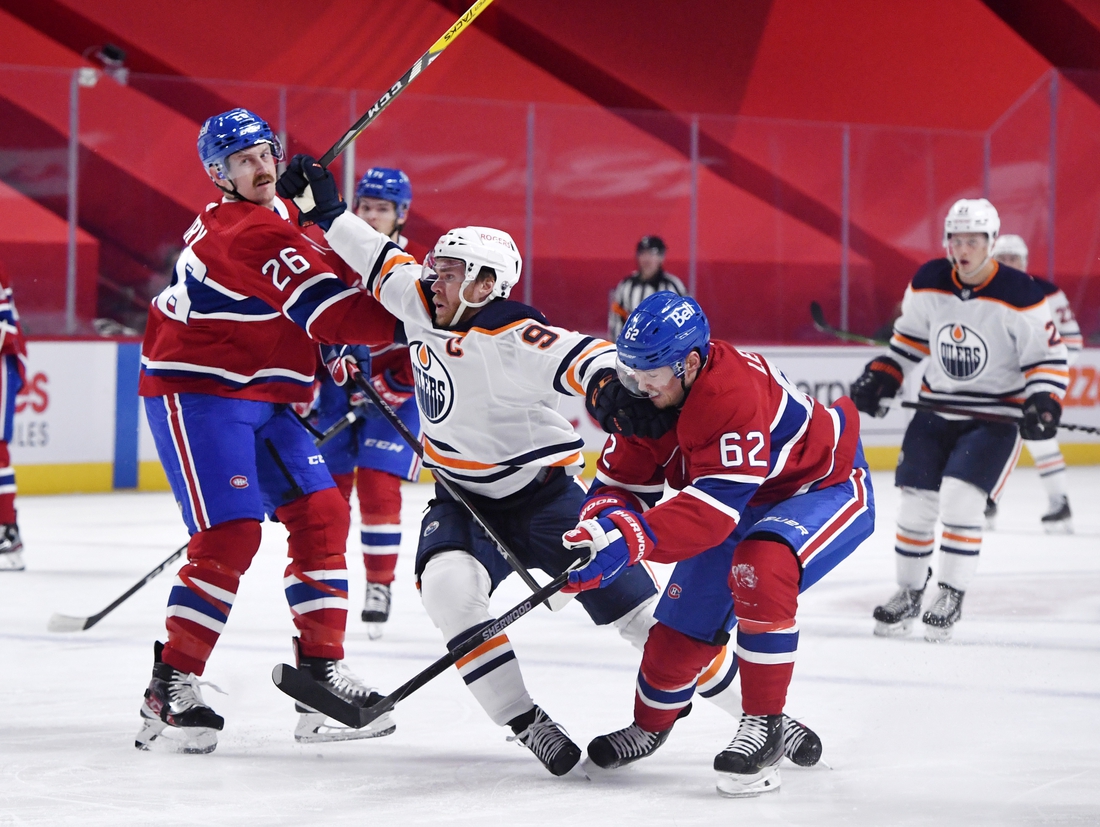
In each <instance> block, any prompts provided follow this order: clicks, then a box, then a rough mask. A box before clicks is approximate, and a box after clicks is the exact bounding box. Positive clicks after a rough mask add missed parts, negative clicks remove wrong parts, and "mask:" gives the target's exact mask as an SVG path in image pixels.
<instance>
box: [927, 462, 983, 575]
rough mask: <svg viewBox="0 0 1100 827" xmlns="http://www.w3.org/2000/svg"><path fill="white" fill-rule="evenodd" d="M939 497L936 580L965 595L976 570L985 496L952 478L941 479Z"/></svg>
mask: <svg viewBox="0 0 1100 827" xmlns="http://www.w3.org/2000/svg"><path fill="white" fill-rule="evenodd" d="M940 495H941V502H942V503H943V508H942V514H941V515H940V518H941V519H942V520H943V535H942V537H941V539H940V550H941V551H942V552H943V564H942V565H941V566H940V571H939V576H938V577H937V578H936V579H937V581H938V582H940V583H945V584H947V585H948V586H951V587H952V588H954V589H957V590H958V591H961V592H965V591H966V589H967V586H969V585H970V581H971V580H972V579H973V577H974V572H976V571H977V570H978V555H979V553H980V552H981V550H982V527H983V525H984V523H985V518H984V511H985V500H986V493H985V492H984V491H982V489H980V488H978V487H977V486H976V485H972V484H970V483H968V482H963V481H962V480H960V479H955V478H954V477H944V478H943V482H942V483H941V484H940Z"/></svg>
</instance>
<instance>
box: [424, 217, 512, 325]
mask: <svg viewBox="0 0 1100 827" xmlns="http://www.w3.org/2000/svg"><path fill="white" fill-rule="evenodd" d="M436 258H455V259H459V260H460V261H462V262H464V263H465V265H466V279H465V280H464V281H463V282H462V289H461V291H460V292H459V297H460V300H461V304H460V305H459V308H458V311H457V312H456V313H455V315H454V318H455V320H456V321H457V320H458V319H459V318H461V316H462V314H463V313H464V312H465V310H466V308H467V307H484V306H485V305H486V304H488V303H489V302H490V301H492V300H493V299H495V298H502V299H506V298H508V294H509V293H511V292H512V288H513V287H515V286H516V283H517V282H518V281H519V276H520V273H521V272H522V270H523V259H522V258H521V257H520V254H519V248H518V247H516V242H514V241H513V240H512V237H511V236H510V235H508V233H506V232H504V231H503V230H495V229H493V228H492V227H457V228H456V229H453V230H450V231H448V232H446V233H444V234H443V235H442V236H440V239H439V241H437V242H436V244H435V248H434V249H433V250H432V253H431V255H430V256H429V257H428V258H427V259H426V260H425V262H424V267H425V270H431V271H433V272H434V263H435V259H436ZM482 267H488V268H489V269H491V270H492V271H493V273H494V274H495V275H496V281H495V282H494V284H493V290H492V292H491V293H490V294H489V295H488V296H487V297H486V298H485V300H484V301H482V302H479V303H477V304H474V303H472V302H468V301H466V288H467V286H469V284H470V283H471V282H473V281H474V280H475V279H476V278H477V277H478V274H479V273H480V272H481V268H482ZM429 277H430V276H429ZM452 324H453V322H452Z"/></svg>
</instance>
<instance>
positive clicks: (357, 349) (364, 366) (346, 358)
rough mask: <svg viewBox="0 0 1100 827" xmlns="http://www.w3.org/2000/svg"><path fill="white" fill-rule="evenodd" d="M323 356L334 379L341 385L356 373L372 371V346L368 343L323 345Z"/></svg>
mask: <svg viewBox="0 0 1100 827" xmlns="http://www.w3.org/2000/svg"><path fill="white" fill-rule="evenodd" d="M321 358H322V359H324V360H325V367H326V368H328V372H329V374H330V375H331V376H332V381H333V382H335V383H336V384H337V385H340V386H341V387H343V386H344V385H346V384H347V383H348V380H349V379H351V378H352V377H353V376H355V374H356V373H367V374H369V373H370V348H369V347H367V346H366V345H323V346H322V347H321Z"/></svg>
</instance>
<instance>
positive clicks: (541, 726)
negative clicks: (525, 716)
mask: <svg viewBox="0 0 1100 827" xmlns="http://www.w3.org/2000/svg"><path fill="white" fill-rule="evenodd" d="M507 740H508V741H519V742H520V743H521V744H523V746H525V747H527V749H529V750H531V752H533V753H535V755H537V756H538V758H539V760H540V761H542V762H543V763H544V764H549V763H550V761H551V759H553V757H554V756H555V755H557V753H558V750H560V749H561V748H562V747H563V746H565V745H566V744H568V743H569V736H568V734H567V733H566V732H565V730H564V729H563V728H562V727H560V726H559V725H558V724H556V723H554V722H553V721H552V720H550V718H549V717H548V716H547V715H546V713H545V712H542V711H541V710H539V713H538V714H537V715H536V716H535V720H534V721H532V722H531V724H530V726H528V727H527V729H525V730H523V732H517V733H516V734H515V735H509V736H508V738H507Z"/></svg>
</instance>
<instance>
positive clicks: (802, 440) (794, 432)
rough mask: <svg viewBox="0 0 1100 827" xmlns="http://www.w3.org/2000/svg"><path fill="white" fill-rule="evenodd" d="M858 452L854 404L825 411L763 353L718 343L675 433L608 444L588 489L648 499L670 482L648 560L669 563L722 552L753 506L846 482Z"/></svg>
mask: <svg viewBox="0 0 1100 827" xmlns="http://www.w3.org/2000/svg"><path fill="white" fill-rule="evenodd" d="M859 450H860V448H859V414H858V413H857V411H856V409H855V406H854V405H853V404H852V402H851V400H850V399H848V398H847V397H841V399H840V400H839V401H838V402H837V404H836V405H835V406H833V407H826V406H824V405H822V404H821V403H820V402H818V401H817V400H816V399H813V398H812V397H809V396H807V395H806V394H804V393H802V392H801V391H800V390H798V388H796V387H795V386H794V385H793V384H792V383H791V382H790V381H789V380H788V379H787V377H786V376H784V375H783V372H782V371H780V370H779V369H778V368H777V367H776V366H775V365H773V364H771V363H770V362H769V361H768V360H767V359H765V358H764V357H763V356H761V355H760V354H757V353H748V352H744V351H739V350H737V349H735V348H734V347H732V346H731V345H729V344H727V343H726V342H720V341H712V342H711V349H710V354H709V355H708V357H707V362H706V364H705V365H704V366H703V368H702V370H701V371H700V372H699V375H698V377H697V378H696V379H695V382H694V383H693V384H692V386H691V388H690V390H689V392H688V396H687V399H686V401H685V402H684V405H683V407H682V408H681V410H680V418H679V420H678V422H677V424H676V429H675V430H674V431H670V432H669V433H668V434H666V435H665V436H664V437H662V438H661V439H659V440H646V439H636V438H623V437H618V436H613V437H610V438H609V439H608V442H607V444H606V445H605V447H604V450H603V453H602V454H601V456H600V460H599V464H598V466H597V470H596V484H595V485H594V486H593V488H592V492H593V493H594V492H596V491H597V490H598V488H599V487H600V486H602V485H607V486H614V487H618V488H624V489H627V490H629V491H632V492H634V493H635V494H637V495H639V496H640V497H641V498H642V499H644V500H647V501H650V500H651V499H652V498H653V496H654V495H655V494H656V495H659V492H660V490H661V488H662V486H663V483H665V482H667V483H668V484H669V486H671V487H672V488H673V489H677V490H678V491H679V493H678V494H677V495H676V496H674V497H672V498H671V499H668V500H666V501H665V502H662V503H661V504H660V505H657V506H655V507H654V508H651V509H649V510H648V511H647V512H646V514H645V516H646V521H647V522H648V523H649V526H650V528H652V529H653V531H654V533H655V534H656V536H657V548H656V551H655V553H654V554H653V556H652V557H651V558H650V559H652V560H653V561H654V562H658V563H672V562H676V561H678V560H683V559H686V558H688V557H691V556H693V555H695V554H698V553H700V552H702V551H705V550H707V549H710V548H713V547H715V546H717V545H719V544H720V543H721V542H723V541H724V540H725V539H726V538H727V537H729V536H730V535H731V534H732V533H733V531H734V529H735V528H737V526H738V524H739V523H740V522H741V519H742V513H743V512H745V510H746V509H748V508H749V507H750V506H758V505H770V504H774V503H779V502H782V501H784V500H788V499H790V498H792V497H795V496H798V495H799V494H804V493H807V492H810V491H816V490H819V489H822V488H826V487H828V486H831V485H838V484H840V483H844V482H847V481H848V479H849V477H850V476H851V475H852V473H853V465H854V464H855V463H856V457H857V454H858V453H859ZM591 495H592V494H591V493H590V496H591Z"/></svg>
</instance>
